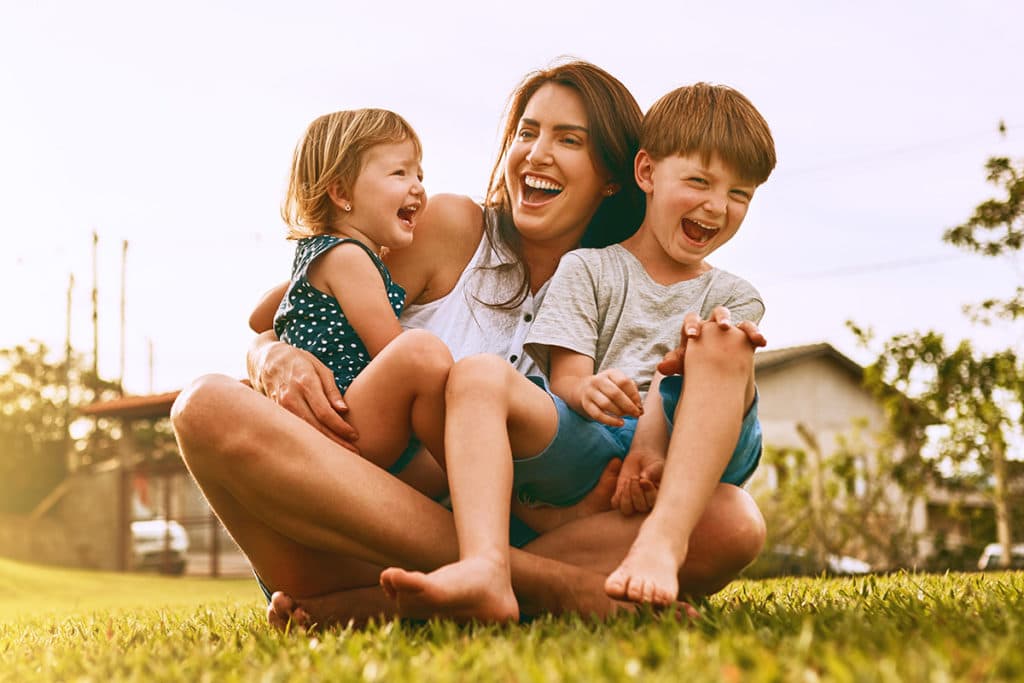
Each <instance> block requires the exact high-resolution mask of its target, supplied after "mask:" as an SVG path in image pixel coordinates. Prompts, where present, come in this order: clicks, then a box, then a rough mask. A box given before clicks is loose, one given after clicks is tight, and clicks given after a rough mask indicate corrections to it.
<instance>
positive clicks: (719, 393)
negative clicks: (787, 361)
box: [605, 323, 754, 605]
mask: <svg viewBox="0 0 1024 683" xmlns="http://www.w3.org/2000/svg"><path fill="white" fill-rule="evenodd" d="M685 365H686V382H685V383H684V385H683V395H682V396H681V397H680V399H679V405H678V407H677V409H676V416H675V426H674V428H673V431H672V436H671V439H670V440H669V446H668V457H667V459H666V462H665V471H664V474H663V476H662V478H661V484H660V486H659V489H658V499H657V501H656V502H655V504H654V509H653V510H652V511H651V513H650V515H648V517H647V519H646V520H644V522H643V525H642V527H641V529H640V533H639V535H638V536H637V539H636V541H634V542H633V544H632V546H631V547H630V550H629V553H628V554H627V555H626V558H625V559H624V560H623V561H622V563H621V564H620V565H619V567H618V568H617V569H616V570H615V571H613V572H612V574H611V575H610V576H609V577H608V582H607V583H606V584H605V588H606V590H607V591H608V594H609V595H610V596H611V597H613V598H619V599H628V600H632V601H634V602H652V603H655V604H661V605H664V604H668V603H669V602H671V601H674V600H675V599H676V596H677V595H678V593H679V582H678V574H679V570H680V568H681V567H682V566H683V564H684V563H685V561H686V557H687V554H688V549H689V542H690V535H691V532H692V531H693V529H694V528H696V526H697V524H698V522H699V520H700V518H701V516H702V514H703V512H704V507H705V506H706V504H707V502H708V501H709V500H710V499H711V496H712V494H713V493H714V491H715V489H716V488H717V487H718V480H719V478H720V477H721V475H722V472H723V471H724V470H725V467H726V465H727V464H728V462H729V458H730V457H731V455H732V452H733V449H734V448H735V445H736V442H737V440H738V438H739V432H740V424H741V422H742V419H743V413H744V410H745V408H746V406H749V405H750V403H751V402H752V401H753V398H754V385H753V374H752V367H753V349H752V348H751V347H750V344H749V342H748V341H747V337H746V335H745V334H744V333H743V332H742V331H740V330H737V329H736V328H729V329H728V330H722V329H721V328H719V327H718V326H717V325H715V324H710V323H709V324H706V325H705V326H704V327H703V329H702V331H701V336H700V337H698V338H697V339H693V340H690V341H689V342H688V344H687V349H686V358H685Z"/></svg>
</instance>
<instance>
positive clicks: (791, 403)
mask: <svg viewBox="0 0 1024 683" xmlns="http://www.w3.org/2000/svg"><path fill="white" fill-rule="evenodd" d="M757 386H758V391H759V393H760V405H759V407H758V414H759V416H760V418H761V425H762V429H763V431H764V442H765V445H766V446H771V447H776V448H793V449H799V450H802V451H804V452H806V453H807V454H808V457H813V452H812V451H811V449H810V448H809V445H808V442H807V440H806V439H805V438H804V436H803V435H802V434H801V432H800V430H799V429H798V428H797V426H798V425H802V426H803V428H804V429H806V430H807V431H809V432H810V433H811V434H812V435H813V437H814V439H815V440H816V441H817V444H818V447H819V448H820V450H821V453H822V455H823V457H826V458H827V457H828V456H829V455H830V454H832V453H834V452H835V451H836V450H837V449H838V447H839V446H840V438H841V437H844V436H845V437H846V438H847V439H848V440H849V439H854V438H859V439H860V441H861V442H862V443H864V444H865V445H866V447H867V453H866V456H867V457H866V462H865V473H864V476H865V477H870V476H871V473H872V471H877V469H876V468H877V467H878V460H877V458H878V457H900V453H899V452H898V451H897V452H896V453H892V452H891V451H881V450H880V449H879V444H878V440H877V438H878V435H881V434H884V433H885V431H886V429H887V422H886V419H885V415H884V413H883V411H882V409H881V406H880V405H879V404H878V403H877V401H876V400H875V398H874V397H873V396H872V395H871V394H870V393H869V392H868V391H867V390H866V389H865V388H864V387H863V386H862V385H861V383H860V379H859V378H858V377H856V376H854V375H853V374H852V373H851V372H849V370H848V369H847V368H845V367H844V366H843V365H841V364H840V363H839V362H838V361H837V360H836V359H834V358H830V357H828V356H820V357H810V358H806V359H800V360H795V361H792V362H790V363H787V364H785V365H781V366H777V367H775V368H769V369H767V370H763V371H758V373H757ZM858 422H864V423H865V427H863V428H860V429H859V430H858V428H857V427H856V426H855V425H856V424H857V423H858ZM883 452H884V453H885V455H884V456H880V453H883ZM826 476H827V473H826ZM778 485H779V484H778V477H777V473H776V472H775V471H774V469H773V468H772V467H771V466H764V467H761V468H759V470H758V472H757V473H756V474H755V475H754V477H753V478H752V479H751V482H750V484H749V486H748V489H749V490H750V492H751V493H752V495H754V497H755V498H759V499H763V498H764V497H766V496H770V495H771V492H772V491H773V490H774V489H775V488H776V487H777V486H778ZM885 496H886V498H887V499H888V500H889V501H891V502H892V504H893V505H894V506H895V507H898V508H900V509H902V508H903V507H904V506H906V505H910V506H911V514H910V521H909V523H910V528H911V531H912V532H914V533H915V534H922V533H923V532H924V531H925V529H926V525H927V514H926V510H925V505H924V500H923V499H921V500H914V501H910V500H908V499H907V498H906V495H905V494H904V492H903V491H902V490H901V489H899V488H898V487H896V486H891V487H890V488H889V489H887V491H886V493H885ZM824 504H826V505H827V504H828V501H824ZM864 552H865V555H866V556H865V559H869V558H868V557H867V555H870V552H869V551H868V550H865V551H864ZM926 552H927V547H926V544H925V543H924V542H923V541H922V542H921V543H920V544H919V546H918V547H917V548H916V549H915V555H916V556H917V557H918V558H920V557H922V556H923V553H926Z"/></svg>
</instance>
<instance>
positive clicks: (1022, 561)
mask: <svg viewBox="0 0 1024 683" xmlns="http://www.w3.org/2000/svg"><path fill="white" fill-rule="evenodd" d="M1002 557H1003V546H1002V545H1000V544H999V543H989V544H988V545H987V546H985V550H983V551H982V553H981V557H979V558H978V569H980V570H981V571H985V570H987V569H1002V567H1001V566H1000V564H999V561H1000V560H1001V559H1002ZM1010 568H1011V569H1024V543H1018V544H1017V545H1012V546H1010Z"/></svg>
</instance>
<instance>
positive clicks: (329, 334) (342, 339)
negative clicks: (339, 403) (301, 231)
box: [274, 235, 405, 394]
mask: <svg viewBox="0 0 1024 683" xmlns="http://www.w3.org/2000/svg"><path fill="white" fill-rule="evenodd" d="M345 242H353V243H355V244H358V245H359V246H360V247H362V248H363V250H364V251H365V252H366V255H367V256H369V257H370V259H371V260H372V261H373V263H374V265H375V266H377V270H379V271H380V276H381V277H382V278H384V286H385V288H386V289H387V292H388V300H389V301H390V302H391V308H392V310H393V311H394V312H395V316H396V317H397V316H398V315H399V314H400V313H401V312H402V309H403V308H404V307H405V290H404V289H402V288H401V287H400V286H398V285H397V284H395V283H394V282H392V281H391V273H389V272H388V269H387V267H386V266H385V265H384V262H383V261H381V260H380V258H378V257H377V255H376V254H374V253H373V251H371V250H370V248H369V247H367V246H366V245H365V244H363V243H362V242H360V241H359V240H355V239H351V238H341V237H335V236H333V235H316V236H314V237H306V238H304V239H301V240H299V243H298V244H297V245H296V247H295V261H294V263H293V264H292V281H291V284H290V285H289V286H288V292H287V293H286V294H285V297H284V300H283V301H281V307H280V308H278V309H277V314H276V315H275V316H274V331H275V332H276V333H277V337H278V339H280V340H281V341H284V342H288V343H289V344H291V345H293V346H297V347H298V348H300V349H305V350H306V351H309V352H310V353H312V354H313V355H314V356H316V357H317V358H319V359H320V361H321V362H323V363H324V365H326V366H327V367H329V368H330V369H331V371H332V372H333V373H334V381H335V382H336V383H337V385H338V389H340V390H341V392H342V394H344V393H345V391H347V390H348V387H349V385H350V384H352V380H354V379H355V378H356V375H358V374H359V373H360V372H362V370H363V368H365V367H366V366H367V365H368V364H369V363H370V353H369V352H368V351H367V350H366V346H365V345H364V344H363V341H362V340H361V339H360V338H359V336H358V335H357V334H356V331H355V330H354V329H352V325H351V324H349V322H348V318H346V317H345V312H344V311H343V310H341V306H339V305H338V301H337V299H335V298H334V297H333V296H330V295H328V294H325V293H323V292H321V291H320V290H319V289H316V288H315V287H313V285H311V284H310V282H309V280H308V279H307V277H306V273H307V272H308V271H309V266H310V265H311V264H312V263H313V261H315V260H316V259H317V258H318V257H320V256H321V255H323V254H325V253H327V251H328V250H330V249H333V248H334V247H336V246H338V245H339V244H344V243H345Z"/></svg>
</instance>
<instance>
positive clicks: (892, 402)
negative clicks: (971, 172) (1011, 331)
mask: <svg viewBox="0 0 1024 683" xmlns="http://www.w3.org/2000/svg"><path fill="white" fill-rule="evenodd" d="M986 169H987V171H988V176H987V177H988V180H989V182H991V183H993V184H994V185H996V186H997V187H1000V188H1002V189H1004V190H1005V191H1006V198H1005V199H1002V200H1000V199H988V200H986V201H984V202H982V203H981V204H979V205H978V207H977V208H976V209H975V211H974V214H973V215H972V216H971V217H970V219H968V220H967V221H966V222H965V223H963V224H961V225H958V226H956V227H954V228H951V229H949V230H947V231H946V233H945V234H944V235H943V239H944V240H945V241H947V242H949V243H950V244H954V245H956V246H958V247H961V248H963V249H967V250H969V251H974V252H976V253H979V254H982V255H984V256H989V257H995V256H1000V255H1004V254H1010V253H1015V252H1019V251H1020V250H1021V248H1022V246H1024V162H1021V165H1020V166H1014V164H1013V163H1012V162H1011V161H1010V160H1009V159H1007V158H1003V157H996V158H992V159H989V161H988V163H987V164H986ZM965 313H967V314H968V315H969V316H970V317H971V318H972V319H973V320H974V321H976V322H978V323H981V324H991V323H992V322H993V321H994V320H995V319H998V318H1001V319H1005V320H1011V321H1013V320H1019V319H1021V318H1022V317H1024V287H1018V288H1017V290H1016V292H1015V293H1014V294H1013V295H1011V297H1010V298H1009V299H999V298H992V299H989V300H986V301H983V302H981V303H979V304H976V305H973V306H967V307H965ZM851 329H853V331H854V333H855V334H856V335H857V336H858V338H859V339H860V340H861V342H862V343H864V344H865V345H869V344H870V333H869V332H867V331H865V330H862V329H859V328H857V327H856V326H854V325H852V324H851ZM866 382H867V384H868V386H869V387H871V388H872V389H874V391H875V393H876V395H878V396H879V397H880V398H881V399H882V401H883V403H884V404H885V406H886V410H887V414H888V416H889V420H890V424H891V426H892V428H893V431H894V432H895V433H896V434H898V435H900V436H903V437H904V438H907V439H909V440H910V441H911V443H914V444H917V446H918V447H920V446H923V444H924V443H925V437H926V434H925V430H926V429H927V428H928V427H929V424H928V422H929V419H930V418H932V417H934V418H937V419H938V421H939V422H940V423H941V425H942V426H943V429H941V430H940V431H939V434H938V435H937V437H936V438H935V439H934V442H933V445H934V447H935V449H936V453H935V456H936V462H944V463H945V464H947V465H949V466H953V467H964V466H972V467H978V468H981V469H982V470H983V471H985V472H989V473H991V475H992V479H993V481H994V486H993V489H992V491H991V495H992V500H993V503H994V507H995V513H996V536H997V539H998V541H999V543H1000V544H1001V545H1002V546H1003V553H1002V562H1003V563H1004V566H1009V562H1010V552H1009V551H1010V545H1011V542H1012V533H1011V528H1010V527H1011V524H1010V511H1009V505H1008V501H1007V473H1006V469H1007V468H1006V460H1007V455H1008V453H1007V450H1008V447H1009V444H1012V443H1015V442H1016V443H1019V442H1020V439H1021V438H1022V437H1024V435H1022V427H1024V366H1022V363H1021V359H1020V358H1019V357H1018V355H1017V353H1016V351H1015V350H1014V349H1013V348H1009V349H1006V350H1003V351H998V352H994V353H988V354H986V353H981V352H978V351H976V350H975V349H974V348H973V347H972V345H971V344H970V342H968V341H963V342H960V344H958V345H957V346H956V347H954V348H947V345H946V343H945V340H944V339H943V336H942V335H941V334H939V333H937V332H931V331H930V332H924V333H922V332H912V333H907V334H898V335H895V336H893V337H891V338H890V339H889V340H888V341H886V342H885V343H884V344H883V347H882V349H881V352H880V354H879V356H878V359H877V360H876V361H875V362H874V363H873V364H872V365H871V366H869V367H868V369H867V375H866ZM908 397H913V399H912V401H910V402H908V401H909V400H910V399H908ZM913 401H916V402H917V403H918V404H920V405H921V406H923V407H924V409H925V410H924V411H923V412H922V411H917V412H914V411H913V410H908V406H909V405H911V403H912V402H913Z"/></svg>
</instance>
